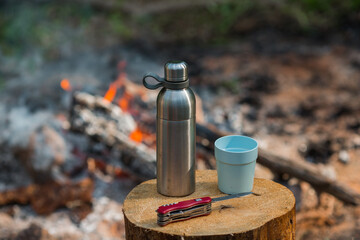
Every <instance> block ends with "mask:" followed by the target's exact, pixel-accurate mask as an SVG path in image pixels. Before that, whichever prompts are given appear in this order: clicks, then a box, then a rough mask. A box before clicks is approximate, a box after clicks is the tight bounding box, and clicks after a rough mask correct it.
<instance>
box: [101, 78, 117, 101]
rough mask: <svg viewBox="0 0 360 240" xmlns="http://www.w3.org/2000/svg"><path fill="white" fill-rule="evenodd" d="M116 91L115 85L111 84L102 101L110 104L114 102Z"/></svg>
mask: <svg viewBox="0 0 360 240" xmlns="http://www.w3.org/2000/svg"><path fill="white" fill-rule="evenodd" d="M116 91H117V86H116V83H111V84H110V86H109V89H108V90H107V92H106V93H105V96H104V99H105V100H107V101H109V102H111V101H112V100H114V98H115V95H116Z"/></svg>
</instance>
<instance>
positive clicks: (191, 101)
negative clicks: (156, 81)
mask: <svg viewBox="0 0 360 240" xmlns="http://www.w3.org/2000/svg"><path fill="white" fill-rule="evenodd" d="M195 112H196V111H195V96H194V93H193V92H192V90H191V89H190V88H188V87H186V88H183V89H168V88H163V89H162V90H161V91H160V93H159V95H158V98H157V137H156V139H157V141H156V158H157V190H158V192H159V193H161V194H163V195H166V196H186V195H189V194H191V193H193V192H194V191H195V146H196V142H195V136H196V133H195V132H196V125H195V119H196V117H195Z"/></svg>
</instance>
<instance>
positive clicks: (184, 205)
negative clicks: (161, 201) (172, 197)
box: [156, 197, 211, 214]
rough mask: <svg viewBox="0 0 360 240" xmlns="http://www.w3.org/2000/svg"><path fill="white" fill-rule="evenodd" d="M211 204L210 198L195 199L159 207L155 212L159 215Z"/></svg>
mask: <svg viewBox="0 0 360 240" xmlns="http://www.w3.org/2000/svg"><path fill="white" fill-rule="evenodd" d="M208 203H211V197H202V198H195V199H191V200H186V201H181V202H176V203H170V204H165V205H162V206H160V207H159V208H158V209H157V210H156V211H157V212H158V213H159V214H166V213H169V212H173V211H181V210H185V209H188V208H192V207H195V206H200V205H205V204H208Z"/></svg>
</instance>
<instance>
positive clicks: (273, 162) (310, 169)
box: [196, 124, 360, 205]
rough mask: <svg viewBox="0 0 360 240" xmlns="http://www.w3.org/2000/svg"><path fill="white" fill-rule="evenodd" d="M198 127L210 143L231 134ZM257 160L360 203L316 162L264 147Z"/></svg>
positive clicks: (347, 199)
mask: <svg viewBox="0 0 360 240" xmlns="http://www.w3.org/2000/svg"><path fill="white" fill-rule="evenodd" d="M196 129H197V134H198V135H200V136H201V137H203V138H206V139H208V140H209V142H210V143H214V142H215V140H216V139H218V138H219V137H222V136H225V135H229V133H224V132H221V131H219V130H218V129H216V127H214V126H205V125H200V124H197V126H196ZM212 148H213V146H212ZM257 162H258V163H259V164H261V165H263V166H265V167H267V168H269V169H270V170H271V171H273V172H275V173H278V174H284V173H286V174H289V175H290V176H292V177H296V178H298V179H299V180H302V181H305V182H308V183H309V184H310V185H311V186H312V187H313V188H314V189H315V190H316V191H318V192H326V193H329V194H331V195H333V196H334V197H336V198H337V199H339V200H341V201H343V202H344V203H349V204H353V205H360V194H359V193H357V192H355V191H354V190H352V189H350V188H348V187H347V186H346V185H344V184H343V183H340V182H338V181H334V180H333V179H331V178H329V177H328V176H326V175H325V174H324V173H323V172H322V171H321V169H320V168H319V167H317V166H316V165H314V164H310V163H306V162H298V161H293V160H291V159H286V158H283V157H280V156H276V155H274V154H272V153H270V152H268V151H266V150H264V149H261V150H260V151H259V158H258V160H257Z"/></svg>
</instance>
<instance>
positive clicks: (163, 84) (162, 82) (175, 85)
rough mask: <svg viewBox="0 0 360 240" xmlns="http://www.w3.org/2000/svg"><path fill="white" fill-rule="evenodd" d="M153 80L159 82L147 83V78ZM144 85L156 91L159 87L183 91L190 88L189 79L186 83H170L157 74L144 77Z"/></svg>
mask: <svg viewBox="0 0 360 240" xmlns="http://www.w3.org/2000/svg"><path fill="white" fill-rule="evenodd" d="M148 77H150V78H153V79H155V80H156V81H157V82H159V83H157V84H150V83H148V82H147V81H146V78H148ZM143 84H144V86H145V87H146V88H148V89H151V90H154V89H157V88H159V87H166V88H169V89H183V88H187V87H188V86H189V79H186V80H185V81H181V82H170V81H166V79H164V78H162V77H160V76H159V75H157V74H155V73H147V74H145V75H144V77H143Z"/></svg>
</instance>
